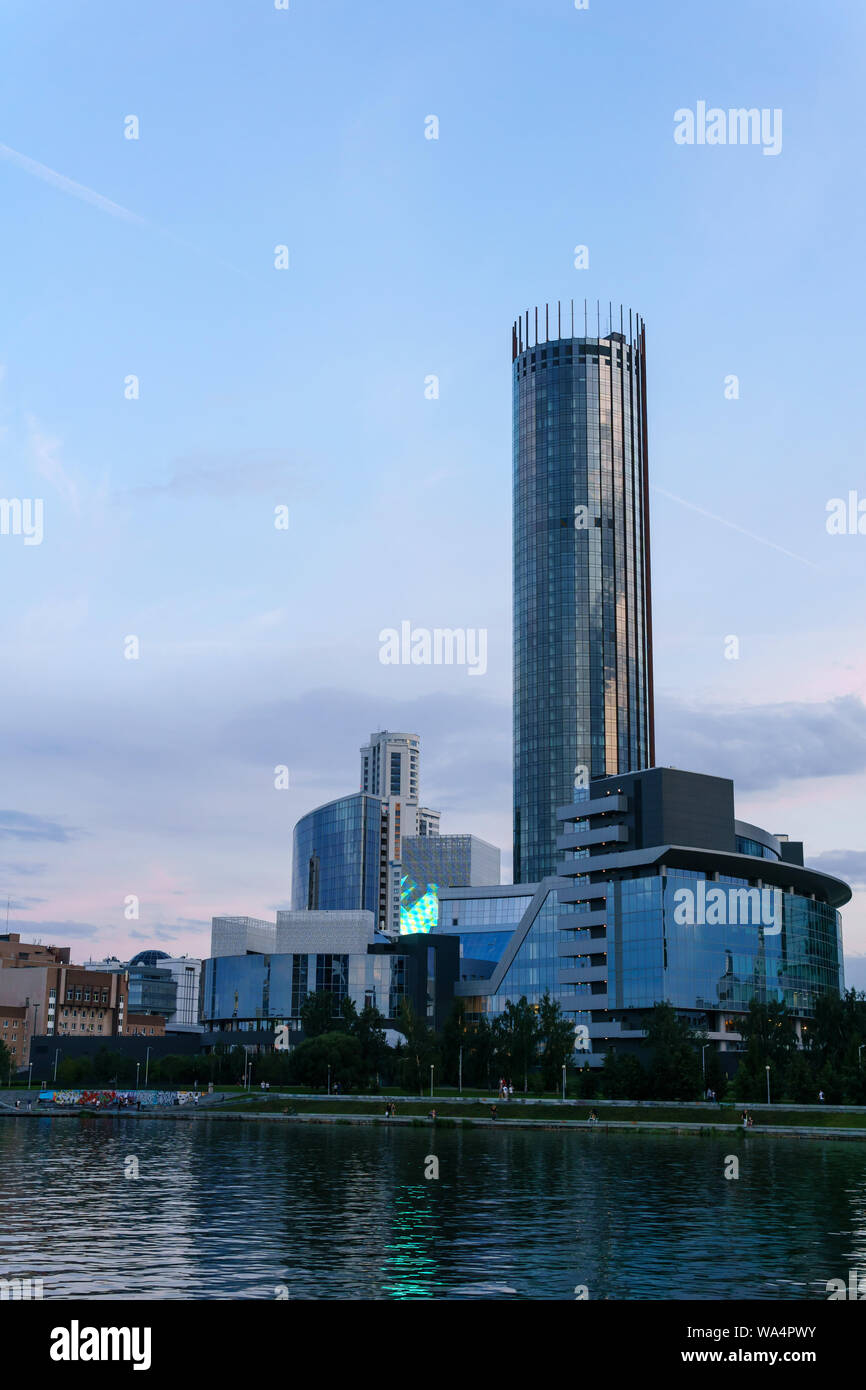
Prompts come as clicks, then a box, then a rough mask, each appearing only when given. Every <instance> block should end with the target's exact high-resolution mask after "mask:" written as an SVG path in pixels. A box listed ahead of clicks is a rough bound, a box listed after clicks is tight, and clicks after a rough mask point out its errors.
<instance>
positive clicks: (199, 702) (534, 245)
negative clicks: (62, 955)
mask: <svg viewBox="0 0 866 1390" xmlns="http://www.w3.org/2000/svg"><path fill="white" fill-rule="evenodd" d="M864 38H866V11H864V10H863V7H862V5H861V4H859V3H858V2H857V0H851V2H850V3H849V2H848V0H839V2H838V3H836V4H835V5H834V6H832V7H830V8H829V11H828V10H827V9H820V8H816V7H815V6H814V4H812V3H804V0H784V3H783V2H782V0H769V2H768V3H765V4H763V5H762V6H761V7H760V8H759V9H758V8H756V7H755V6H754V4H753V3H751V0H732V2H731V3H728V4H726V5H725V6H724V7H721V8H720V7H707V6H696V5H694V3H693V0H665V3H664V4H663V5H656V6H648V5H646V4H645V3H643V0H622V2H620V3H613V0H590V3H589V6H588V8H586V9H582V10H577V9H576V8H575V5H574V3H573V0H532V2H531V3H527V2H526V0H524V2H523V3H517V0H498V3H490V0H439V2H438V3H426V4H421V3H413V4H407V3H406V0H369V3H366V4H363V5H359V4H357V3H356V2H355V0H290V4H289V7H288V8H287V9H277V8H276V5H275V3H274V0H209V3H208V4H207V5H202V4H201V3H198V2H197V0H150V3H149V4H148V5H141V6H127V5H124V6H120V5H118V4H117V3H116V0H82V3H79V4H78V5H76V6H74V7H69V6H50V7H47V8H46V7H44V6H34V5H33V4H32V0H7V3H6V5H5V6H4V15H3V18H2V44H0V73H2V81H0V199H2V208H3V216H2V218H0V255H2V260H3V265H4V267H5V274H4V275H3V277H2V282H0V459H2V465H3V469H2V472H3V483H2V489H3V493H4V497H5V498H7V499H31V501H32V502H33V503H34V505H35V502H36V501H37V499H38V500H40V501H41V503H42V536H41V543H39V544H35V543H33V544H31V543H26V542H27V540H28V538H27V537H26V536H25V535H24V534H21V533H20V528H19V533H18V534H15V527H14V525H13V524H12V520H11V516H12V514H11V513H10V524H9V526H8V527H6V528H5V529H4V533H3V534H0V583H2V590H3V593H4V595H5V599H6V601H5V603H4V604H3V605H2V610H0V657H2V662H3V667H4V672H3V674H4V680H3V688H4V701H3V704H4V713H5V717H4V719H3V720H2V725H0V739H2V774H0V775H2V789H3V791H2V796H0V806H2V808H4V809H2V810H0V862H2V864H3V869H4V874H3V876H2V880H0V894H2V895H3V896H5V897H6V898H7V900H8V907H7V920H8V924H9V929H10V930H13V931H20V932H21V934H22V936H23V937H25V938H26V939H41V940H44V941H49V940H50V941H55V942H58V943H61V944H71V945H72V947H73V958H76V957H77V958H80V959H85V958H87V957H88V956H92V957H94V958H98V957H101V956H104V955H105V954H106V953H110V954H115V955H118V956H121V957H123V956H125V955H127V954H129V953H131V952H132V951H135V950H139V949H141V948H142V947H144V946H157V947H161V948H162V949H167V950H169V951H171V952H189V953H190V954H196V953H205V954H206V953H207V951H208V943H209V924H210V919H211V917H212V916H214V915H222V914H236V913H240V914H245V915H251V916H263V917H273V914H274V912H275V910H276V909H277V908H278V907H286V906H289V891H290V866H291V832H292V827H293V825H294V823H295V821H296V820H297V819H298V817H299V816H301V815H303V814H304V813H305V812H306V811H307V810H309V809H311V808H312V807H313V806H315V805H318V804H319V803H321V802H323V801H326V800H329V799H331V798H333V797H336V796H339V795H343V794H345V793H347V792H349V791H353V790H356V789H357V787H358V778H359V756H358V750H359V748H360V746H361V744H362V743H364V742H366V741H367V738H368V736H369V734H370V732H371V731H372V730H374V729H379V728H390V729H400V730H409V731H413V732H417V733H418V734H419V735H420V737H421V746H422V773H421V779H422V780H421V791H422V801H423V802H424V803H426V804H428V805H431V806H434V807H437V808H440V809H441V810H442V829H443V831H456V832H473V833H475V834H478V835H481V836H483V837H484V838H486V839H488V840H491V841H493V842H494V843H495V844H498V845H500V846H501V847H502V848H503V851H504V854H503V862H504V864H505V865H506V866H508V865H510V838H511V709H510V700H511V438H510V434H511V362H510V355H511V354H510V345H511V324H512V321H513V320H514V318H515V317H516V316H517V315H518V314H519V313H521V312H523V311H524V310H525V309H526V308H531V307H532V306H534V305H536V304H539V303H540V304H542V305H543V304H544V303H545V302H548V301H550V302H552V301H556V300H557V299H562V300H567V301H570V300H571V299H572V298H574V299H575V300H576V301H577V302H578V304H579V305H582V302H583V299H584V298H586V299H588V300H589V301H590V303H591V304H592V305H593V306H594V304H595V302H596V300H599V301H600V302H601V304H602V305H603V306H605V308H604V309H603V310H602V316H603V318H604V317H605V316H606V306H607V304H608V303H609V302H611V301H612V302H613V303H614V305H615V306H617V307H616V309H615V315H617V314H618V306H619V305H620V304H623V305H624V306H625V307H626V311H627V310H628V308H629V307H631V308H633V309H634V310H635V311H636V312H638V313H639V314H641V315H642V316H643V318H644V319H645V321H646V325H647V353H648V387H649V440H650V470H651V479H652V493H651V534H652V563H653V599H654V637H655V682H656V692H657V760H658V762H659V763H663V764H670V765H674V766H677V767H683V768H689V769H690V770H693V771H697V772H711V773H717V774H719V775H724V776H730V777H733V778H734V779H735V783H736V805H737V814H738V815H739V816H740V817H741V818H742V819H744V820H748V821H752V822H755V823H757V824H760V825H763V826H765V828H767V829H769V830H771V831H774V832H777V831H781V832H784V833H787V834H789V835H790V836H791V837H792V838H795V839H803V840H804V841H805V843H806V857H807V861H808V862H810V863H812V864H813V865H815V866H816V867H819V868H822V867H823V868H825V869H828V870H830V871H832V872H837V873H839V874H840V875H841V876H843V877H846V876H847V877H848V879H849V881H851V882H852V885H853V886H854V887H855V896H854V899H853V902H852V904H851V905H850V906H849V907H848V908H846V909H845V911H844V913H843V924H844V930H845V939H846V949H847V953H848V956H849V958H850V964H849V971H848V979H849V981H850V982H851V983H855V984H857V985H858V987H862V986H866V834H864V831H866V805H864V791H866V706H864V678H866V653H864V648H863V618H864V601H866V564H864V562H866V535H860V534H859V533H856V527H855V534H841V535H839V534H830V533H828V530H827V520H828V511H827V506H828V502H831V500H832V499H834V498H840V499H843V500H845V502H846V506H847V505H848V498H849V494H850V493H852V492H854V493H858V495H859V496H862V497H863V498H864V499H866V470H864V463H863V442H862V441H863V413H864V400H863V388H862V367H861V355H862V354H861V344H860V323H861V321H862V318H863V308H864V302H863V301H864V294H863V275H862V226H863V213H864V185H863V179H862V170H861V166H862V158H861V155H862V151H861V136H860V127H861V118H862V112H861V102H860V94H861V88H862V69H863V53H864ZM699 102H705V103H706V107H707V108H714V107H717V108H721V110H722V111H727V110H729V109H732V108H739V107H749V108H751V107H755V108H758V109H759V110H761V111H763V110H766V111H767V112H768V113H774V112H781V117H779V116H775V117H773V120H775V121H776V123H777V126H776V131H777V143H778V137H779V136H780V137H781V147H780V148H779V149H778V150H777V152H776V153H765V151H764V146H763V145H761V144H758V145H753V144H738V143H726V144H724V145H721V144H717V143H716V144H712V143H703V144H698V143H693V144H682V143H678V142H677V140H676V139H675V138H674V136H675V131H676V129H677V125H678V120H677V119H675V113H677V112H682V111H683V110H688V111H694V112H697V110H698V103H699ZM434 117H435V121H434V120H433V119H432V118H434ZM131 118H135V120H133V119H131ZM680 124H681V120H680ZM131 134H134V135H136V136H137V138H128V137H129V136H130V135H131ZM432 134H435V136H436V137H437V138H428V137H429V136H430V135H432ZM765 143H766V142H765ZM578 246H583V247H586V248H587V249H586V253H585V254H584V255H583V256H582V257H581V256H577V255H576V254H575V248H576V247H578ZM280 248H284V249H282V250H281V249H280ZM587 260H588V265H584V264H581V265H580V266H578V265H576V264H575V262H576V261H581V262H583V261H587ZM732 377H733V378H736V383H735V385H732V383H731V378H732ZM431 378H436V381H437V384H438V390H437V389H435V388H433V387H431V381H430V379H431ZM856 500H857V499H855V504H856ZM278 509H283V511H282V512H278ZM278 515H279V516H281V517H282V518H283V520H284V521H287V524H285V525H284V526H278V525H276V524H275V521H276V519H277V516H278ZM864 525H866V523H864ZM7 531H8V533H6V532H7ZM29 539H30V540H35V532H34V533H32V534H31V536H30V538H29ZM405 621H408V622H410V623H411V624H412V626H413V627H415V628H417V627H426V628H428V629H435V628H437V627H438V628H451V629H464V630H479V629H481V630H484V631H485V632H486V633H487V663H486V670H485V672H484V673H483V674H478V675H475V676H471V675H470V674H469V671H468V670H467V668H466V667H462V668H461V667H458V666H444V665H438V666H437V665H384V664H383V663H382V662H381V660H380V645H381V644H380V640H379V634H380V632H381V631H382V630H383V629H386V628H399V627H400V624H401V623H402V622H405ZM732 637H736V639H737V644H736V645H734V644H732V643H731V642H730V640H729V639H730V638H732ZM130 639H135V641H134V642H133V641H131V640H130ZM732 650H738V654H737V655H736V656H735V657H732V656H731V652H732ZM726 653H727V654H726ZM278 767H285V768H286V769H288V774H287V778H286V777H283V778H278V777H277V776H276V775H275V769H276V768H278ZM285 780H287V781H288V786H287V787H283V786H279V787H278V786H277V785H275V783H276V782H277V781H285ZM506 874H507V868H506ZM4 889H5V893H4V892H3V890H4ZM0 910H2V900H0ZM135 911H137V913H138V915H137V916H132V915H131V913H133V912H135ZM858 957H862V959H860V960H858V959H857V958H858Z"/></svg>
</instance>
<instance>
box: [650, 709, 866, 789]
mask: <svg viewBox="0 0 866 1390" xmlns="http://www.w3.org/2000/svg"><path fill="white" fill-rule="evenodd" d="M656 723H657V726H658V735H659V737H658V743H659V745H660V746H661V748H662V749H663V754H662V756H660V757H659V758H658V759H657V761H658V762H660V763H662V762H664V763H668V762H670V763H672V764H673V765H675V766H676V767H681V768H685V769H688V771H690V772H709V773H715V774H716V775H717V776H720V777H732V778H733V780H734V782H735V783H736V784H737V785H738V786H739V787H742V788H743V789H744V790H752V791H754V790H757V789H766V788H769V787H775V786H778V785H779V784H780V783H781V782H786V781H795V780H798V779H801V778H807V777H839V776H845V775H847V774H856V773H860V772H863V771H864V769H866V705H864V703H863V701H862V700H861V699H860V698H859V697H858V696H856V695H844V696H841V697H840V698H838V699H835V700H826V701H823V702H816V703H814V704H806V703H799V702H795V701H789V702H785V703H782V704H772V705H743V706H737V707H736V708H725V707H723V706H719V705H717V706H712V705H708V706H707V705H702V706H700V707H699V706H695V705H687V704H684V703H681V702H680V701H678V700H676V699H672V698H671V697H670V696H662V697H660V698H659V700H658V702H657V713H656Z"/></svg>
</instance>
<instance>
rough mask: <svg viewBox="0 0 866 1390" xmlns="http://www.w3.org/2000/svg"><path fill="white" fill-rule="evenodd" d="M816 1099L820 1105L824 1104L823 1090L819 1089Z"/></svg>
mask: <svg viewBox="0 0 866 1390" xmlns="http://www.w3.org/2000/svg"><path fill="white" fill-rule="evenodd" d="M818 1100H819V1101H820V1103H821V1105H823V1104H824V1092H823V1091H819V1092H818Z"/></svg>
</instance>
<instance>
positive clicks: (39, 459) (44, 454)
mask: <svg viewBox="0 0 866 1390" xmlns="http://www.w3.org/2000/svg"><path fill="white" fill-rule="evenodd" d="M27 428H28V430H29V432H30V449H31V451H32V454H33V465H34V467H35V469H36V472H37V473H38V474H39V476H40V477H41V478H44V479H45V480H46V482H49V483H51V485H52V487H54V488H55V489H56V491H57V492H59V493H60V496H61V497H64V498H65V499H66V501H67V502H68V503H69V506H70V507H71V508H72V510H73V512H74V513H75V515H76V516H78V515H80V513H81V502H80V497H79V492H78V484H77V483H76V482H75V481H74V479H73V478H71V477H70V476H69V474H68V473H67V471H66V469H65V468H64V466H63V464H62V462H61V461H60V459H59V458H58V457H57V451H58V449H59V448H60V447H61V446H60V440H59V439H51V438H49V436H48V435H47V434H43V433H42V429H41V427H40V425H39V422H38V421H37V420H34V419H33V417H32V416H28V419H27Z"/></svg>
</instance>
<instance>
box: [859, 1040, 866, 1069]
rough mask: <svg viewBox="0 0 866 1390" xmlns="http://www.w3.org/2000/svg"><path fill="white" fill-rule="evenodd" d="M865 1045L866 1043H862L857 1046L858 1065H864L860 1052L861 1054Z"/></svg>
mask: <svg viewBox="0 0 866 1390" xmlns="http://www.w3.org/2000/svg"><path fill="white" fill-rule="evenodd" d="M864 1047H866V1043H861V1044H860V1046H859V1047H858V1048H857V1065H858V1067H862V1065H863V1058H862V1057H861V1055H860V1054H861V1052H862V1051H863V1049H864Z"/></svg>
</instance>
